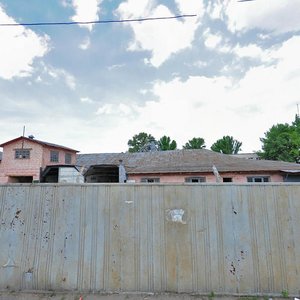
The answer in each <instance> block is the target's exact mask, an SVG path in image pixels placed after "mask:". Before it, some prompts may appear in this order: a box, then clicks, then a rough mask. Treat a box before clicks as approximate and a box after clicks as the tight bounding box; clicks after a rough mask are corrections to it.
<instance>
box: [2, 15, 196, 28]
mask: <svg viewBox="0 0 300 300" xmlns="http://www.w3.org/2000/svg"><path fill="white" fill-rule="evenodd" d="M196 16H197V15H177V16H171V17H153V18H140V19H123V20H100V21H82V22H75V21H74V22H33V23H0V26H53V25H54V26H59V25H89V24H107V23H129V22H145V21H157V20H170V19H180V18H193V17H196Z"/></svg>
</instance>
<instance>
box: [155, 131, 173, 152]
mask: <svg viewBox="0 0 300 300" xmlns="http://www.w3.org/2000/svg"><path fill="white" fill-rule="evenodd" d="M158 148H159V150H160V151H166V150H175V149H176V148H177V143H176V141H175V140H172V141H171V138H170V137H169V136H166V135H164V136H163V137H161V138H160V139H159V141H158Z"/></svg>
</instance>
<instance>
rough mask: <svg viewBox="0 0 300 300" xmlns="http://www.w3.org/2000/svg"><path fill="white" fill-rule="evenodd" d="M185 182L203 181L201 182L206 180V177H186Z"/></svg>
mask: <svg viewBox="0 0 300 300" xmlns="http://www.w3.org/2000/svg"><path fill="white" fill-rule="evenodd" d="M185 182H189V183H201V182H206V178H205V177H186V178H185Z"/></svg>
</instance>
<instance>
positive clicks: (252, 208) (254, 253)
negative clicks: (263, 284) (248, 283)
mask: <svg viewBox="0 0 300 300" xmlns="http://www.w3.org/2000/svg"><path fill="white" fill-rule="evenodd" d="M257 189H260V186H259V187H257ZM247 191H248V193H247V195H248V197H247V202H248V218H249V221H250V237H251V253H252V262H253V273H254V274H253V275H254V276H253V284H254V287H253V290H254V291H255V292H260V288H259V283H260V276H259V270H258V262H259V256H258V253H257V251H258V244H257V231H256V222H255V217H256V214H255V206H254V204H253V201H254V199H252V198H253V197H250V199H249V195H251V196H252V191H251V192H250V189H249V188H248V189H247ZM251 212H252V215H251Z"/></svg>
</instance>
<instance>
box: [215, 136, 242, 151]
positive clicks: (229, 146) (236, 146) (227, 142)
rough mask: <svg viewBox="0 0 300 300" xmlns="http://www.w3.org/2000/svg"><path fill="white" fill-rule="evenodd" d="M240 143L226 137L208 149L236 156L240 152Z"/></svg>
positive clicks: (230, 137)
mask: <svg viewBox="0 0 300 300" xmlns="http://www.w3.org/2000/svg"><path fill="white" fill-rule="evenodd" d="M241 146H242V143H241V142H239V141H238V140H235V139H234V138H233V137H232V136H229V135H226V136H223V137H222V138H221V139H219V140H217V141H216V142H215V143H214V144H212V146H211V147H210V149H211V150H212V151H215V152H220V153H224V154H237V153H238V152H239V151H240V150H241Z"/></svg>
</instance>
